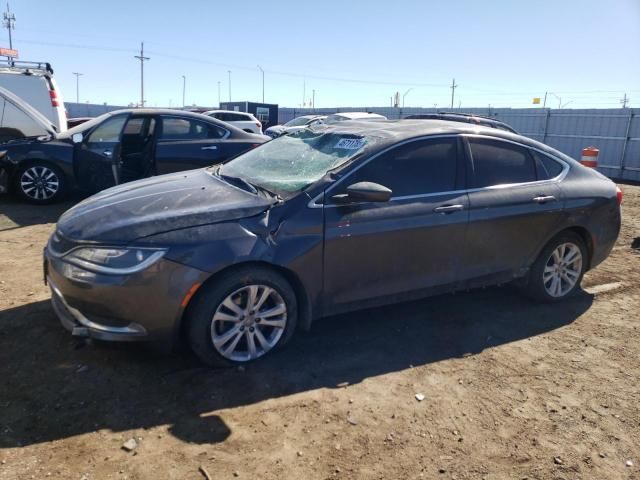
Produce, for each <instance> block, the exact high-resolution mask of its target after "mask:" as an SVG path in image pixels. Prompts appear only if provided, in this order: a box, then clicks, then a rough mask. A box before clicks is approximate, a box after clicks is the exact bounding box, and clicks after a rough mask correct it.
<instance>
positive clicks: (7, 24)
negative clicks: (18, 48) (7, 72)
mask: <svg viewBox="0 0 640 480" xmlns="http://www.w3.org/2000/svg"><path fill="white" fill-rule="evenodd" d="M3 26H4V28H6V29H7V30H9V48H10V49H11V50H13V39H12V38H11V30H15V28H16V16H15V15H14V14H13V13H11V10H9V2H7V11H6V12H4V22H3ZM7 60H9V63H10V64H12V65H13V58H12V57H7Z"/></svg>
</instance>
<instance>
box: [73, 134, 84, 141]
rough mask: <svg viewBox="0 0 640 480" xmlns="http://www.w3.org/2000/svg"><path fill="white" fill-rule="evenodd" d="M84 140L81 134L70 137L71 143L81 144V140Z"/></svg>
mask: <svg viewBox="0 0 640 480" xmlns="http://www.w3.org/2000/svg"><path fill="white" fill-rule="evenodd" d="M83 139H84V137H83V135H82V134H81V133H74V134H73V135H72V136H71V141H72V142H73V143H82V140H83Z"/></svg>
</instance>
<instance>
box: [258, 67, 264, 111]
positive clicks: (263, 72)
mask: <svg viewBox="0 0 640 480" xmlns="http://www.w3.org/2000/svg"><path fill="white" fill-rule="evenodd" d="M258 68H259V69H260V71H261V72H262V103H264V70H263V69H262V67H261V66H260V65H258Z"/></svg>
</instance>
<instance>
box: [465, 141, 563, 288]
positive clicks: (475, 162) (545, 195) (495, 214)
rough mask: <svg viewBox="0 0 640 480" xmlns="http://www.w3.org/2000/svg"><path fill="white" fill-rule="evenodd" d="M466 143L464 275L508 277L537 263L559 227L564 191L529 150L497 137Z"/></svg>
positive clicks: (467, 277) (472, 276) (471, 276)
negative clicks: (467, 225) (541, 249)
mask: <svg viewBox="0 0 640 480" xmlns="http://www.w3.org/2000/svg"><path fill="white" fill-rule="evenodd" d="M466 139H467V141H468V144H467V152H468V154H469V163H468V168H469V186H470V190H469V231H468V235H467V244H466V248H465V252H466V259H465V262H464V265H465V267H464V272H463V274H462V277H463V278H464V279H472V278H482V277H485V276H492V275H496V274H501V275H505V276H507V277H510V276H512V275H513V273H516V272H520V271H521V269H523V268H526V267H528V266H529V264H530V263H531V262H533V260H534V259H535V256H536V255H537V252H538V251H539V249H540V248H541V247H542V246H543V244H544V242H546V241H547V240H548V239H549V238H550V236H551V235H552V234H553V232H554V231H556V228H557V226H558V225H559V224H561V222H562V218H563V209H562V205H563V202H562V196H561V195H562V194H561V190H560V187H559V186H558V184H557V182H556V181H554V179H552V178H549V175H547V173H546V172H543V171H542V167H541V166H540V165H536V163H537V162H536V160H535V158H534V156H533V155H532V153H531V151H530V149H529V148H527V147H525V146H523V145H520V144H517V143H514V142H510V141H506V140H500V139H496V138H488V137H481V136H467V137H466ZM555 173H556V174H558V172H555Z"/></svg>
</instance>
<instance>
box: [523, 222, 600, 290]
mask: <svg viewBox="0 0 640 480" xmlns="http://www.w3.org/2000/svg"><path fill="white" fill-rule="evenodd" d="M587 259H588V256H587V248H586V246H585V244H584V241H583V240H582V238H580V236H579V235H577V234H575V233H573V232H563V233H561V234H560V235H558V236H556V237H555V238H553V239H552V240H551V241H550V242H549V243H548V244H547V245H546V247H545V248H544V249H543V250H542V252H541V253H540V255H539V256H538V258H537V260H536V261H535V263H534V264H533V266H532V267H531V270H530V272H529V278H528V282H527V287H526V290H527V293H528V294H529V295H530V296H531V297H533V298H534V299H536V300H539V301H542V302H558V301H560V300H563V299H565V298H567V297H569V296H570V295H573V294H574V293H575V291H576V290H578V289H579V288H580V282H581V281H582V277H583V275H584V272H585V270H586V266H587Z"/></svg>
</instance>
